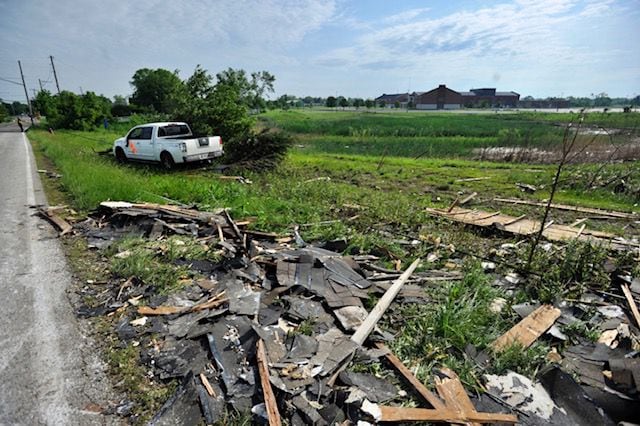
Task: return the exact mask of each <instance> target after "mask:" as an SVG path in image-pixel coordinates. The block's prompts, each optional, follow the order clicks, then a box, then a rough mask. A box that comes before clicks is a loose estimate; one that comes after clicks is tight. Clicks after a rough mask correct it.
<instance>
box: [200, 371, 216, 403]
mask: <svg viewBox="0 0 640 426" xmlns="http://www.w3.org/2000/svg"><path fill="white" fill-rule="evenodd" d="M200 381H201V382H202V385H203V386H204V388H205V389H206V390H207V393H208V394H209V396H213V397H214V398H215V397H217V396H218V395H216V393H215V391H214V390H213V388H212V387H211V383H209V379H207V376H205V375H204V373H200Z"/></svg>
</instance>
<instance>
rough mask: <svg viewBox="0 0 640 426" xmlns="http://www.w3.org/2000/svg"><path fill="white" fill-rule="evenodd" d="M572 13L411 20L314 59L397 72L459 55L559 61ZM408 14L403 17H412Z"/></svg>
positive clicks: (501, 10)
mask: <svg viewBox="0 0 640 426" xmlns="http://www.w3.org/2000/svg"><path fill="white" fill-rule="evenodd" d="M587 7H593V5H591V4H590V5H588V6H587ZM575 9H576V7H575V2H574V1H563V0H536V1H524V0H519V1H517V2H515V3H504V4H499V5H496V6H493V7H488V8H482V9H478V10H473V11H459V12H455V13H452V14H450V15H447V16H444V17H441V18H437V19H433V18H422V19H414V20H413V21H412V22H408V23H400V22H401V21H400V20H395V19H394V20H393V21H394V22H396V23H395V24H388V25H386V26H384V27H382V28H381V29H379V30H377V31H375V32H373V33H368V34H365V35H362V36H361V37H359V38H358V40H357V41H356V43H354V44H353V45H352V46H351V47H346V48H339V49H335V50H331V51H328V52H325V53H324V54H321V55H318V57H317V58H316V60H317V63H319V64H323V65H327V64H331V63H332V62H334V61H335V63H337V64H340V65H344V64H349V65H351V66H364V67H368V66H370V65H372V64H379V63H393V62H395V63H397V68H401V67H403V68H404V67H406V66H407V65H408V64H412V65H413V66H416V67H421V66H424V65H427V64H429V63H433V62H435V61H436V60H442V59H446V58H452V59H453V60H455V58H456V57H457V56H459V54H463V55H464V57H466V58H467V61H469V60H472V59H473V58H494V59H495V60H497V61H502V60H503V59H507V58H508V59H510V60H513V59H514V58H526V59H527V60H528V61H531V60H535V58H543V57H547V56H549V55H550V53H551V55H552V56H554V57H558V56H559V55H560V56H562V55H568V54H569V51H570V50H571V48H570V47H569V46H567V45H564V44H563V43H562V40H561V37H560V33H561V31H562V30H561V28H562V27H563V25H565V24H566V23H568V22H570V21H572V20H575V19H577V17H576V14H574V10H575ZM585 10H586V9H585ZM409 12H410V13H408V15H407V16H411V15H412V12H411V11H409ZM395 16H398V15H395ZM414 16H419V14H415V15H414ZM443 54H445V55H443Z"/></svg>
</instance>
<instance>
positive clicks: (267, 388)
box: [256, 339, 282, 426]
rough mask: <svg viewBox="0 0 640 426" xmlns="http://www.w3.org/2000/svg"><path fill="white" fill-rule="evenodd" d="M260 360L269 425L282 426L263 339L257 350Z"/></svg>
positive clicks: (261, 380)
mask: <svg viewBox="0 0 640 426" xmlns="http://www.w3.org/2000/svg"><path fill="white" fill-rule="evenodd" d="M256 358H257V360H258V371H259V373H260V384H261V386H262V394H263V396H264V405H265V407H266V408H267V417H268V418H269V426H280V425H281V424H282V421H281V420H280V412H279V411H278V403H277V402H276V397H275V395H274V394H273V389H272V388H271V382H270V381H269V365H268V364H267V351H266V350H265V348H264V342H263V341H262V339H260V340H258V350H257V352H256Z"/></svg>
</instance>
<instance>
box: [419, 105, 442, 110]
mask: <svg viewBox="0 0 640 426" xmlns="http://www.w3.org/2000/svg"><path fill="white" fill-rule="evenodd" d="M416 109H438V105H437V104H417V105H416Z"/></svg>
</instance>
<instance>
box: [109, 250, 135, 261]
mask: <svg viewBox="0 0 640 426" xmlns="http://www.w3.org/2000/svg"><path fill="white" fill-rule="evenodd" d="M129 256H131V250H125V251H121V252H120V253H117V254H116V255H115V256H113V257H115V258H118V259H126V258H127V257H129Z"/></svg>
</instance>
